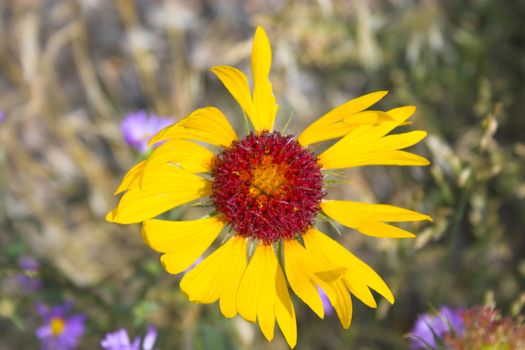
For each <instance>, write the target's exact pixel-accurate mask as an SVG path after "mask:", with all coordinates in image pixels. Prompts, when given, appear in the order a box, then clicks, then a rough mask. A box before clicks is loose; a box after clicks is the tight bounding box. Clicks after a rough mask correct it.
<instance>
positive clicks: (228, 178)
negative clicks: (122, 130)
mask: <svg viewBox="0 0 525 350" xmlns="http://www.w3.org/2000/svg"><path fill="white" fill-rule="evenodd" d="M271 58H272V55H271V48H270V42H269V40H268V37H267V36H266V33H265V32H264V30H263V29H262V28H260V27H259V28H257V30H256V32H255V38H254V43H253V51H252V71H253V91H251V90H250V87H249V84H248V79H247V78H246V76H245V75H244V74H243V73H242V72H241V71H239V70H238V69H236V68H234V67H226V66H217V67H213V68H212V72H213V73H215V75H216V76H217V77H218V78H219V80H220V81H221V82H222V83H223V84H224V86H225V87H226V89H227V90H229V92H230V93H231V94H232V96H233V98H234V99H235V100H236V101H237V102H238V103H239V105H240V106H241V108H242V109H243V111H244V112H245V113H246V115H247V116H248V118H249V120H250V122H251V126H252V129H253V131H252V132H250V133H248V135H245V136H241V137H239V136H238V135H237V134H236V132H235V131H234V129H233V128H232V126H231V125H230V123H229V122H228V119H227V118H226V116H225V115H224V114H223V113H222V112H221V111H219V110H218V109H217V108H215V107H205V108H200V109H197V110H196V111H194V112H193V113H191V114H190V115H189V116H187V117H186V118H184V119H182V120H181V121H180V122H178V123H176V124H174V125H172V126H170V127H167V128H165V129H163V130H162V131H160V132H159V133H157V134H156V135H155V136H153V138H152V139H151V140H150V142H149V143H150V144H153V143H157V142H164V143H163V144H162V145H160V146H159V147H158V148H157V149H155V150H154V151H153V153H152V154H151V155H150V156H149V158H148V159H146V160H144V161H142V162H140V163H138V164H137V165H135V166H134V167H133V168H132V169H131V170H130V171H129V172H128V173H127V174H126V176H125V177H124V179H123V180H122V183H121V185H120V186H119V187H118V189H117V191H116V193H120V192H125V194H124V195H123V196H122V198H121V199H120V203H119V205H118V207H117V208H115V209H114V210H113V211H112V212H110V213H109V214H108V215H107V217H106V218H107V220H108V221H111V222H116V223H121V224H131V223H139V222H142V223H143V231H142V232H143V237H144V240H145V241H146V243H147V244H148V245H149V246H150V247H152V248H153V249H155V250H157V251H158V252H161V253H163V255H162V257H161V263H162V264H163V266H164V268H165V269H166V270H167V271H168V272H169V273H172V274H178V273H181V272H183V271H185V270H186V269H187V268H188V267H189V266H191V265H192V264H193V263H194V262H195V261H196V260H197V259H198V258H199V257H201V256H202V255H203V254H204V253H205V252H206V251H207V250H208V248H209V247H210V246H211V245H212V244H213V242H214V241H216V239H217V238H218V237H219V235H220V234H221V232H222V231H225V234H224V238H221V239H218V240H217V242H223V244H222V245H221V246H220V247H219V248H217V249H216V250H215V251H214V252H213V253H211V254H210V255H209V256H207V257H205V258H204V259H203V261H202V262H201V263H199V264H198V265H197V266H196V267H194V268H193V269H191V270H190V271H189V272H187V273H186V274H185V275H184V277H183V278H182V280H181V283H180V287H181V289H182V291H183V292H184V293H185V295H186V296H187V297H188V298H189V299H190V300H191V301H194V302H198V303H213V302H215V301H217V300H218V301H219V306H220V309H221V312H222V314H223V315H224V316H225V317H234V316H235V315H237V314H239V315H241V316H242V317H243V318H245V319H246V320H248V321H251V322H258V323H259V326H260V328H261V330H262V332H263V334H264V336H265V337H266V338H267V339H268V340H271V339H272V338H273V337H274V328H275V322H277V324H278V325H279V327H280V329H281V330H282V332H283V334H284V337H285V338H286V340H287V342H288V344H289V345H290V346H291V347H294V346H295V344H296V341H297V326H296V317H295V311H294V306H293V304H292V301H291V297H290V293H289V287H291V289H292V290H293V292H294V293H295V294H296V295H297V296H298V297H299V298H300V299H301V300H302V301H304V302H305V303H306V304H307V305H308V306H309V307H310V308H311V309H312V310H313V311H314V312H315V313H316V314H317V315H318V316H319V317H321V318H323V317H324V315H325V309H324V307H323V301H322V298H321V296H320V294H319V288H321V289H322V290H323V291H324V292H325V293H326V296H327V298H328V300H329V301H330V304H331V305H332V306H333V308H334V309H335V312H336V313H337V315H338V317H339V319H340V321H341V324H342V325H343V327H344V328H348V327H349V326H350V321H351V318H352V299H351V296H355V297H356V298H357V299H359V300H361V301H362V302H363V303H365V304H366V305H368V306H370V307H373V308H375V307H376V306H377V304H376V301H375V299H374V296H373V294H372V292H371V289H372V290H375V291H376V292H378V293H379V294H380V295H382V296H383V297H384V298H386V299H387V300H388V301H389V302H390V303H393V302H394V297H393V295H392V293H391V291H390V289H389V288H388V286H387V285H386V283H385V282H384V281H383V280H382V279H381V277H379V275H378V274H377V273H376V272H375V271H374V270H373V269H372V268H370V267H369V266H368V265H367V264H366V263H364V262H363V261H361V260H359V259H358V258H357V257H356V256H354V255H353V254H351V253H350V252H349V251H347V250H346V249H345V248H343V247H342V246H341V245H339V244H338V243H337V242H336V241H335V240H333V239H332V238H330V237H329V236H328V235H327V234H325V233H322V232H321V231H319V230H317V229H316V227H315V224H316V219H317V217H318V216H319V215H323V216H325V217H329V218H331V219H332V220H334V221H337V222H339V223H340V224H342V225H343V226H346V227H348V228H352V229H354V230H356V231H358V232H361V233H363V234H365V235H368V236H374V237H389V238H410V237H414V235H413V234H412V233H410V232H408V231H406V230H404V229H401V228H399V227H396V226H393V225H390V224H387V223H391V222H394V223H395V222H402V221H421V220H430V217H429V216H427V215H423V214H420V213H417V212H414V211H411V210H407V209H402V208H398V207H394V206H391V205H385V204H368V203H359V202H353V201H346V200H328V199H326V198H325V196H326V191H325V177H326V174H327V171H328V170H332V169H342V168H350V167H356V166H365V165H427V164H428V161H427V160H426V159H425V158H423V157H420V156H418V155H415V154H412V153H409V152H406V151H403V150H402V149H404V148H406V147H409V146H412V145H414V144H416V143H418V142H419V141H420V140H421V139H423V138H424V137H425V135H426V133H425V132H424V131H411V132H405V133H397V134H395V135H388V134H389V133H390V132H391V131H392V130H394V129H395V128H397V127H398V126H401V125H404V124H406V121H407V120H408V118H410V116H411V115H412V114H413V113H414V111H415V108H414V107H412V106H406V107H400V108H394V109H392V110H389V111H387V112H383V111H378V110H367V108H369V107H371V106H372V105H373V104H375V103H376V102H378V101H379V100H380V99H381V98H383V97H384V96H385V95H386V92H385V91H379V92H374V93H370V94H368V95H365V96H361V97H359V98H356V99H354V100H351V101H348V102H347V103H345V104H343V105H341V106H339V107H337V108H335V109H334V110H332V111H330V112H328V113H327V114H325V115H324V116H322V117H321V118H319V119H318V120H317V121H315V122H314V123H312V124H311V125H310V126H308V127H307V128H306V129H305V130H304V131H303V132H302V133H300V134H299V135H297V136H295V135H288V134H285V133H282V132H279V131H278V130H274V124H275V120H276V115H277V109H278V107H277V103H276V100H275V97H274V95H273V92H272V85H271V83H270V81H269V79H268V75H269V72H270V66H271ZM324 141H336V142H335V143H333V145H331V146H330V147H328V148H327V149H326V150H325V151H324V152H322V153H320V154H315V153H314V152H313V151H312V149H311V147H310V146H311V145H312V144H315V143H319V142H324ZM203 144H206V145H211V146H214V148H208V147H207V146H204V145H203ZM217 148H218V149H219V151H218V152H216V153H214V152H212V149H214V150H216V149H217ZM203 197H207V198H209V203H211V205H212V206H213V209H212V210H211V211H210V214H209V215H208V216H206V217H204V218H201V219H197V220H186V221H169V220H161V219H156V217H157V216H158V215H160V214H162V213H164V212H166V211H169V210H171V209H173V208H174V207H177V206H180V205H182V204H185V203H189V202H192V201H196V200H199V199H201V198H203ZM247 253H248V254H247ZM281 254H282V255H281ZM247 255H248V256H247ZM283 269H284V271H283ZM285 273H286V275H285ZM285 276H286V277H285ZM288 286H289V287H288Z"/></svg>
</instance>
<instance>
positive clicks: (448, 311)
mask: <svg viewBox="0 0 525 350" xmlns="http://www.w3.org/2000/svg"><path fill="white" fill-rule="evenodd" d="M462 312H463V309H452V308H450V307H448V306H442V307H441V309H440V310H439V312H438V313H437V314H436V315H431V314H428V313H426V314H423V315H420V316H419V317H418V318H417V320H416V322H415V324H414V328H412V331H411V334H412V337H411V349H413V350H416V349H428V348H429V346H431V347H432V348H435V347H436V345H437V344H436V339H435V338H436V337H438V338H441V339H442V338H443V337H444V335H445V334H447V333H449V332H451V331H452V332H454V333H456V334H458V335H461V334H462V333H463V331H464V328H465V326H464V324H463V319H462V318H461V313H462Z"/></svg>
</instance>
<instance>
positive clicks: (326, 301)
mask: <svg viewBox="0 0 525 350" xmlns="http://www.w3.org/2000/svg"><path fill="white" fill-rule="evenodd" d="M317 290H318V291H319V296H320V297H321V301H322V302H323V309H324V314H325V316H330V315H331V314H333V313H334V308H333V307H332V304H331V303H330V299H328V296H327V295H326V293H325V292H324V290H322V289H321V288H320V287H317Z"/></svg>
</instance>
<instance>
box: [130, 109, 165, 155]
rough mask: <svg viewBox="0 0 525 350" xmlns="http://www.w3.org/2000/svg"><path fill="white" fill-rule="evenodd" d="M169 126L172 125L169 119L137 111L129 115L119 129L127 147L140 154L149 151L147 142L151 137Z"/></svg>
mask: <svg viewBox="0 0 525 350" xmlns="http://www.w3.org/2000/svg"><path fill="white" fill-rule="evenodd" d="M171 124H173V120H171V119H170V118H166V117H159V116H157V115H153V114H150V115H148V114H147V113H146V112H144V111H137V112H133V113H129V114H128V115H127V116H126V117H125V118H124V120H122V123H121V124H120V129H121V131H122V134H123V136H124V140H126V143H127V144H128V145H130V146H131V147H133V148H135V149H136V150H137V151H139V152H141V153H145V152H146V151H148V149H149V147H148V141H149V140H150V139H151V137H153V135H155V134H156V133H157V132H159V131H160V130H162V129H164V128H165V127H167V126H169V125H171Z"/></svg>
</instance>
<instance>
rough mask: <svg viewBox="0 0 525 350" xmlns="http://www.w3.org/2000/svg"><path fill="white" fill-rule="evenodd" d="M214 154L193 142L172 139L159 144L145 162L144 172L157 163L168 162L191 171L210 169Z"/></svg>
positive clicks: (199, 171)
mask: <svg viewBox="0 0 525 350" xmlns="http://www.w3.org/2000/svg"><path fill="white" fill-rule="evenodd" d="M214 159H215V155H214V154H213V153H212V152H211V151H210V150H208V149H207V148H206V147H203V146H201V145H199V144H197V143H195V142H191V141H187V140H183V139H174V140H170V141H167V142H166V143H164V144H162V145H160V146H159V147H158V148H156V149H155V151H153V153H152V155H151V156H150V157H149V159H148V160H147V162H146V166H145V170H144V172H148V171H150V170H151V169H153V168H155V167H156V166H157V165H161V164H165V163H170V164H173V165H177V166H178V167H180V168H182V169H185V170H187V171H189V172H192V173H202V172H208V171H210V170H211V169H212V166H213V160H214Z"/></svg>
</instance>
